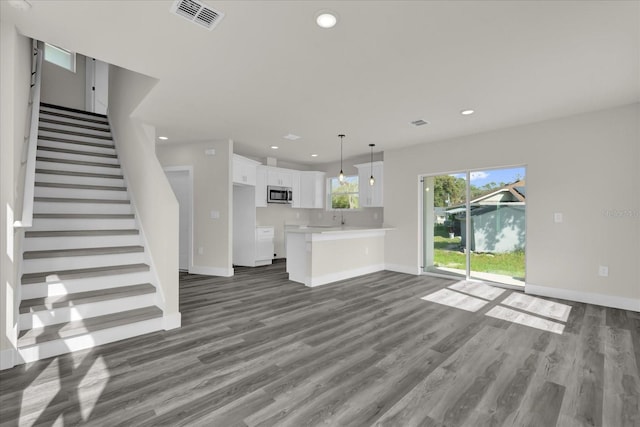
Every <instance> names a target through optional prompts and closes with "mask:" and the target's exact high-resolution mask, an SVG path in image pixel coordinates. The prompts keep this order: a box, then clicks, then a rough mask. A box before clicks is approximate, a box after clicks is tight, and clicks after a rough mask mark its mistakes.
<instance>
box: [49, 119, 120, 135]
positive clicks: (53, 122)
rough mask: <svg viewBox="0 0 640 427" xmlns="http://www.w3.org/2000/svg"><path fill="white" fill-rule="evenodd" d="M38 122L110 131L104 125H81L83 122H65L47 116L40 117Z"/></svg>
mask: <svg viewBox="0 0 640 427" xmlns="http://www.w3.org/2000/svg"><path fill="white" fill-rule="evenodd" d="M39 122H40V123H50V124H54V125H61V126H68V127H75V128H79V129H88V130H94V131H96V132H106V133H110V132H111V131H110V130H109V128H108V127H107V128H104V127H97V126H91V125H83V124H80V123H69V122H65V121H61V120H55V119H49V118H47V117H41V118H40V120H39Z"/></svg>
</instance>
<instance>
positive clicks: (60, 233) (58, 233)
mask: <svg viewBox="0 0 640 427" xmlns="http://www.w3.org/2000/svg"><path fill="white" fill-rule="evenodd" d="M131 234H140V231H139V230H137V229H135V228H131V229H123V230H55V231H25V233H24V236H25V237H26V238H30V237H80V236H94V237H95V236H121V235H131Z"/></svg>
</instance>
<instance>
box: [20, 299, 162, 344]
mask: <svg viewBox="0 0 640 427" xmlns="http://www.w3.org/2000/svg"><path fill="white" fill-rule="evenodd" d="M161 317H162V310H161V309H159V308H158V307H156V306H150V307H144V308H137V309H135V310H128V311H123V312H120V313H113V314H107V315H104V316H97V317H91V318H88V319H83V320H76V321H73V322H67V323H60V324H55V325H48V326H45V327H44V328H34V329H29V330H26V331H22V332H21V333H20V335H19V337H18V347H19V348H24V347H27V346H31V345H34V344H41V343H44V342H47V341H53V340H57V339H61V338H70V337H74V336H80V335H84V334H88V333H92V332H96V331H99V330H103V329H108V328H114V327H118V326H123V325H127V324H130V323H134V322H140V321H143V320H150V319H156V318H161Z"/></svg>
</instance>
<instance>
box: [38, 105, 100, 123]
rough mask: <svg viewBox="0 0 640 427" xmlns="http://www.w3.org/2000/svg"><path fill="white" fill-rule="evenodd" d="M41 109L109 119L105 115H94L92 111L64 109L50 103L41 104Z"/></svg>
mask: <svg viewBox="0 0 640 427" xmlns="http://www.w3.org/2000/svg"><path fill="white" fill-rule="evenodd" d="M40 107H46V108H53V109H56V110H62V111H71V112H74V113H80V114H85V115H87V116H93V117H100V118H103V119H106V118H107V116H106V115H105V114H99V113H93V112H91V111H84V110H78V109H77V108H71V107H64V106H62V105H55V104H49V103H48V102H41V103H40Z"/></svg>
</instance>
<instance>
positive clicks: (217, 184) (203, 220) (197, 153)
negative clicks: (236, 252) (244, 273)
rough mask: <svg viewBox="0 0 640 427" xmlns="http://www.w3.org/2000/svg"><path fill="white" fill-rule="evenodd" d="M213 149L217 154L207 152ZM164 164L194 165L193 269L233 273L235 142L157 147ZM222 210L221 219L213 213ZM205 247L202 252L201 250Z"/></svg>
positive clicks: (223, 274)
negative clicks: (232, 160)
mask: <svg viewBox="0 0 640 427" xmlns="http://www.w3.org/2000/svg"><path fill="white" fill-rule="evenodd" d="M209 148H213V149H215V152H216V154H215V155H214V156H207V155H205V150H207V149H209ZM156 153H157V156H158V160H159V161H160V163H162V166H163V167H168V166H192V167H193V174H194V176H193V186H194V188H193V204H194V206H193V218H194V222H193V267H192V268H190V271H192V272H193V273H199V274H211V275H216V276H231V275H233V267H232V264H231V263H232V248H233V245H232V243H233V241H232V234H231V233H232V224H233V222H232V216H231V215H232V210H233V209H232V200H233V199H232V194H233V193H232V182H231V175H230V173H231V159H232V155H233V142H232V141H211V142H199V143H188V144H163V145H158V146H157V147H156ZM212 211H217V212H218V213H219V218H218V219H213V218H211V212H212ZM199 248H202V254H200V253H199V251H198V249H199Z"/></svg>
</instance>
